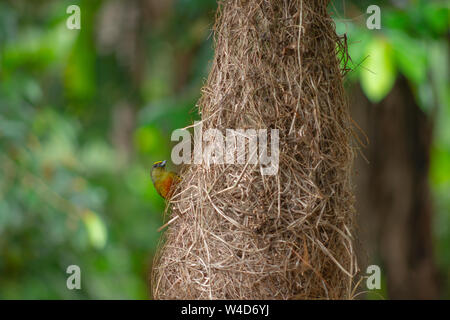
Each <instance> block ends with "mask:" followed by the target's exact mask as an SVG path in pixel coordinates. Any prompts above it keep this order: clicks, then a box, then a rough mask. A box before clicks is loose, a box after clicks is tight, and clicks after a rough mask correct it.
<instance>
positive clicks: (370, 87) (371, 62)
mask: <svg viewBox="0 0 450 320" xmlns="http://www.w3.org/2000/svg"><path fill="white" fill-rule="evenodd" d="M366 55H367V56H368V58H367V60H366V62H365V63H364V64H363V68H364V69H365V70H364V71H362V72H361V86H362V89H363V91H364V93H365V94H366V96H367V97H368V98H369V99H370V100H371V101H372V102H379V101H381V100H382V99H383V98H384V97H385V96H386V95H387V94H388V93H389V91H390V90H391V88H392V86H393V85H394V82H395V78H396V69H395V64H394V61H393V57H392V48H391V46H390V45H389V43H388V42H387V41H386V39H384V38H382V37H373V38H372V40H371V42H370V43H369V45H368V46H367V51H366Z"/></svg>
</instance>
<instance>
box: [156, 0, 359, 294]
mask: <svg viewBox="0 0 450 320" xmlns="http://www.w3.org/2000/svg"><path fill="white" fill-rule="evenodd" d="M327 6H328V1H327V0H270V1H269V0H229V1H221V2H219V8H218V11H217V16H216V23H215V26H214V34H215V38H214V40H215V41H214V43H215V56H214V60H213V63H212V67H211V71H210V74H209V77H208V79H207V81H206V83H205V85H204V88H203V90H202V96H201V98H200V100H199V102H198V109H199V112H200V114H201V118H202V122H201V125H202V130H203V132H205V130H207V129H209V128H215V129H219V130H220V131H221V132H223V134H224V135H225V134H226V129H244V130H245V129H250V128H253V129H268V131H269V132H270V129H278V130H279V170H278V171H277V172H276V174H275V175H262V174H261V168H260V166H261V165H260V164H259V163H258V164H254V163H250V161H248V160H246V161H245V162H244V163H237V164H214V163H209V164H208V163H207V162H203V163H202V164H188V165H185V166H183V167H182V169H181V172H180V174H181V176H182V181H181V182H180V183H179V184H178V186H177V188H176V190H175V191H174V194H173V196H172V198H171V200H170V201H169V203H168V209H167V210H166V211H167V213H168V214H169V215H170V216H169V217H168V220H170V219H172V220H171V223H169V225H168V227H167V229H166V230H165V232H164V234H163V237H162V240H161V243H160V248H159V250H158V253H157V255H156V257H155V261H154V265H153V270H152V275H151V289H152V294H153V297H154V298H155V299H350V298H351V297H352V290H353V288H354V276H355V274H356V272H357V265H356V259H355V252H354V246H353V243H354V239H353V220H354V207H353V202H354V197H353V194H352V187H351V181H350V176H351V169H352V161H353V157H354V148H353V147H352V124H351V119H350V116H349V110H348V106H347V101H346V98H345V95H344V89H343V84H342V78H343V70H341V68H340V65H339V61H338V59H337V51H338V50H344V51H346V48H345V44H344V43H343V41H342V39H340V38H339V37H338V36H337V35H336V32H335V26H334V23H333V21H332V19H331V18H330V16H329V15H328V13H327ZM270 142H271V139H270V134H269V138H268V144H270ZM268 150H270V147H269V148H268ZM248 158H250V157H247V158H246V159H248Z"/></svg>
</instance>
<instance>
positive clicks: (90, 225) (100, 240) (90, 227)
mask: <svg viewBox="0 0 450 320" xmlns="http://www.w3.org/2000/svg"><path fill="white" fill-rule="evenodd" d="M82 219H83V222H84V225H85V226H86V230H87V233H88V237H89V241H90V243H91V245H92V246H93V247H94V248H97V249H102V248H104V247H105V245H106V238H107V233H106V227H105V225H104V223H103V221H102V220H101V219H100V217H99V216H98V215H97V214H96V213H95V212H93V211H91V210H86V211H85V212H84V213H83V216H82Z"/></svg>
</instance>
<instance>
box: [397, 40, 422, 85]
mask: <svg viewBox="0 0 450 320" xmlns="http://www.w3.org/2000/svg"><path fill="white" fill-rule="evenodd" d="M388 36H389V40H390V43H392V48H393V53H394V55H395V62H396V65H397V66H398V68H399V70H400V71H401V72H402V73H403V74H404V75H405V76H406V78H408V80H410V81H412V82H414V83H415V84H420V83H422V82H424V81H425V80H426V71H427V54H428V53H427V48H426V47H425V42H424V41H422V40H419V39H414V38H412V37H410V36H408V35H407V34H406V33H404V32H399V31H392V32H388Z"/></svg>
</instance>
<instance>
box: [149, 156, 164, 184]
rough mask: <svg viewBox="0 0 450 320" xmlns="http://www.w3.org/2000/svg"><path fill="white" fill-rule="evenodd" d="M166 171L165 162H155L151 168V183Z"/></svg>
mask: <svg viewBox="0 0 450 320" xmlns="http://www.w3.org/2000/svg"><path fill="white" fill-rule="evenodd" d="M165 170H166V160H164V161H156V162H155V163H154V164H153V166H152V171H151V176H152V180H153V182H154V181H155V180H157V179H158V178H159V176H160V175H161V174H162V173H163V172H164V171H165Z"/></svg>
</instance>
